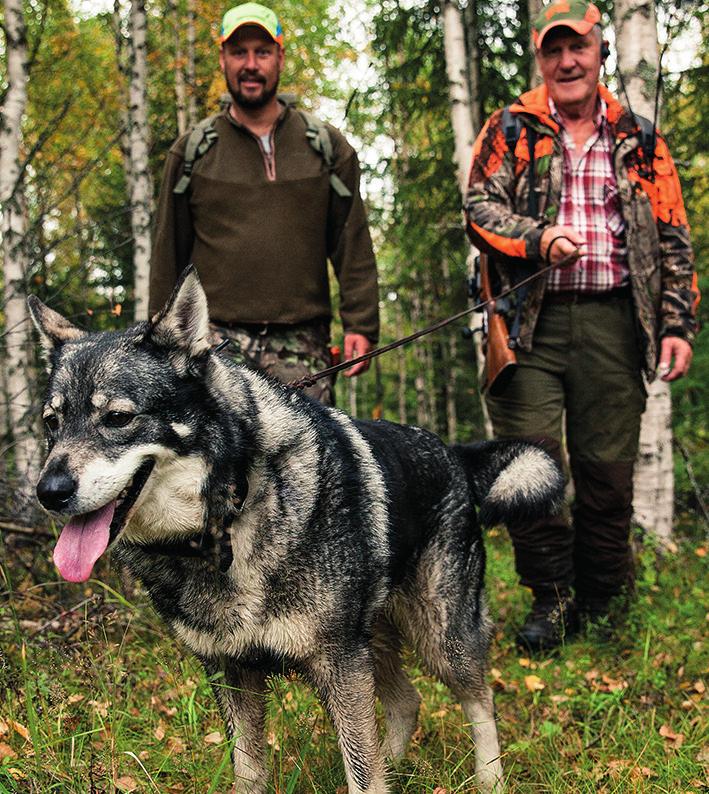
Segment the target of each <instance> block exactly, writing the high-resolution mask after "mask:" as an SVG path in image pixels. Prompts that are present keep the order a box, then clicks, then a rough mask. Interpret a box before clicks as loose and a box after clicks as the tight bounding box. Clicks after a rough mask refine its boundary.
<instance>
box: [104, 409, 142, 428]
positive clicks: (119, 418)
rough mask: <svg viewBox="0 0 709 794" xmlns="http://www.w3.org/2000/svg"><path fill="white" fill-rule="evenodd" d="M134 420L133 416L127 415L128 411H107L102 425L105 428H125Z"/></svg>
mask: <svg viewBox="0 0 709 794" xmlns="http://www.w3.org/2000/svg"><path fill="white" fill-rule="evenodd" d="M134 418H135V414H131V413H128V411H109V412H108V413H107V414H106V415H105V416H104V417H103V423H104V425H106V427H126V425H129V424H130V423H131V422H132V421H133V419H134Z"/></svg>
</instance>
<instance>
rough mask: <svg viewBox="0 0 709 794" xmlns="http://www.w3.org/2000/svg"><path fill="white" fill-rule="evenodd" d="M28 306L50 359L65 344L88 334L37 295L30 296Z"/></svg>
mask: <svg viewBox="0 0 709 794" xmlns="http://www.w3.org/2000/svg"><path fill="white" fill-rule="evenodd" d="M27 306H28V307H29V310H30V317H31V318H32V322H33V323H34V324H35V327H36V328H37V330H38V331H39V338H40V341H41V343H42V347H43V348H44V352H45V353H46V355H47V356H48V357H49V356H50V355H51V354H52V353H53V352H54V351H55V350H56V349H57V348H59V347H61V346H62V345H63V344H64V343H65V342H71V341H73V340H75V339H79V338H80V337H82V336H84V335H85V334H86V331H82V330H81V328H77V327H76V326H75V325H72V324H71V323H70V322H69V320H67V319H66V318H65V317H62V316H61V314H59V313H58V312H55V311H54V309H50V308H49V306H45V304H44V303H42V301H41V300H40V299H39V298H38V297H37V296H36V295H30V296H29V298H27Z"/></svg>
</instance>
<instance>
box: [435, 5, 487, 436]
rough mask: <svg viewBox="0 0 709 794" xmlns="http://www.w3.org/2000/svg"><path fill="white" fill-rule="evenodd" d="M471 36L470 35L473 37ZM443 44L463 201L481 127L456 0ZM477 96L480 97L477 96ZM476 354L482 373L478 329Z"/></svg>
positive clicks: (475, 320) (477, 325)
mask: <svg viewBox="0 0 709 794" xmlns="http://www.w3.org/2000/svg"><path fill="white" fill-rule="evenodd" d="M469 40H470V39H469ZM443 46H444V48H445V54H446V72H447V74H448V90H449V94H450V105H451V124H452V125H453V135H454V138H455V153H454V159H455V164H456V169H457V174H458V187H459V189H460V195H461V198H462V200H463V201H465V198H466V194H467V192H468V169H469V168H470V160H471V157H472V151H473V141H474V139H475V134H476V132H477V130H475V129H474V128H473V113H472V107H473V104H475V105H477V101H475V102H473V99H472V98H471V93H470V83H469V79H468V74H469V72H468V58H467V54H466V47H465V28H464V26H463V16H462V13H461V11H460V8H459V7H458V4H457V3H456V2H455V1H454V0H446V1H445V2H444V3H443ZM475 100H477V97H475ZM476 255H477V251H476V250H475V249H474V248H473V247H472V246H470V251H469V253H468V273H470V274H472V273H473V270H474V267H473V263H474V259H475V256H476ZM470 323H471V327H472V328H473V330H474V331H475V330H480V329H481V326H482V315H481V314H479V313H475V314H474V315H473V317H472V318H471V321H470ZM474 340H475V358H476V361H477V366H478V375H480V373H481V372H482V371H483V369H484V367H485V357H484V355H483V350H482V344H481V341H480V334H479V333H476V334H475V336H474ZM481 405H482V412H483V418H484V423H485V435H486V436H487V437H488V438H492V423H491V422H490V417H489V415H488V412H487V405H486V404H485V400H484V399H482V398H481Z"/></svg>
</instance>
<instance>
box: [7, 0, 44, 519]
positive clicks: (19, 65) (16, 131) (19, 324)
mask: <svg viewBox="0 0 709 794" xmlns="http://www.w3.org/2000/svg"><path fill="white" fill-rule="evenodd" d="M4 24H5V48H6V57H7V93H6V95H5V101H4V104H3V107H2V120H1V123H0V203H1V205H2V226H1V229H2V252H3V258H4V282H5V287H4V298H5V306H4V314H5V331H6V335H5V353H6V360H5V362H4V364H5V388H6V389H7V400H8V406H7V411H8V415H9V420H10V427H11V429H12V438H13V448H12V449H13V457H14V463H15V477H16V482H17V486H16V487H17V491H16V493H17V508H18V511H21V512H24V511H25V510H26V509H27V508H28V507H29V506H30V505H31V504H32V501H33V493H34V486H35V483H36V482H37V479H38V476H39V468H40V457H41V453H40V444H39V440H38V439H39V435H38V432H37V422H36V419H35V410H34V406H33V404H32V399H31V397H32V386H33V381H32V367H31V363H30V362H31V352H30V351H31V344H32V338H31V333H30V321H29V315H28V312H27V304H26V299H27V295H26V290H25V286H26V278H27V272H28V268H29V257H28V254H27V248H26V233H27V212H26V207H25V202H24V191H23V184H22V178H21V173H20V151H21V146H22V117H23V115H24V112H25V107H26V105H27V78H28V66H27V38H26V29H25V19H24V14H23V10H22V0H5V20H4Z"/></svg>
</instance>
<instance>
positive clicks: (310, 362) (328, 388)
mask: <svg viewBox="0 0 709 794" xmlns="http://www.w3.org/2000/svg"><path fill="white" fill-rule="evenodd" d="M210 327H211V330H212V343H213V344H215V345H217V344H219V343H220V342H221V341H222V339H228V340H229V344H228V345H227V347H226V348H225V350H224V351H223V353H222V355H227V356H229V357H230V358H231V359H232V361H235V362H236V363H238V364H246V366H248V367H252V368H253V369H258V370H262V371H263V372H266V373H267V374H269V375H271V376H273V377H274V378H276V379H277V380H279V381H281V383H290V382H291V381H294V380H298V379H299V378H302V377H305V376H306V375H311V374H312V373H314V372H318V371H320V370H322V369H326V368H327V367H329V366H330V365H331V363H332V362H331V356H330V324H329V323H328V322H327V321H324V320H323V321H318V322H311V323H301V324H298V325H284V324H280V323H264V324H263V325H260V324H258V325H251V324H249V325H229V326H224V325H219V324H218V323H211V324H210ZM303 391H304V392H305V394H307V395H308V396H310V397H313V398H315V399H316V400H319V401H320V402H321V403H323V404H324V405H334V404H335V376H334V375H332V376H330V377H327V378H322V379H321V380H319V381H317V383H315V384H314V385H313V386H309V387H308V388H306V389H303Z"/></svg>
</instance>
